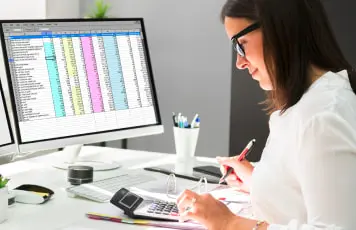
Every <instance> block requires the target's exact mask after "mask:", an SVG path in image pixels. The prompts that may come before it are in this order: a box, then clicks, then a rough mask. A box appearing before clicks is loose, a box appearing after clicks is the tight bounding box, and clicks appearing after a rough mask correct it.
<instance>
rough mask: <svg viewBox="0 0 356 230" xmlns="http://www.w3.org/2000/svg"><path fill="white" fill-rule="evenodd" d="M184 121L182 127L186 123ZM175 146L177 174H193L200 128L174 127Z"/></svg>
mask: <svg viewBox="0 0 356 230" xmlns="http://www.w3.org/2000/svg"><path fill="white" fill-rule="evenodd" d="M186 122H187V121H186V119H184V120H183V123H181V124H182V125H184V124H185V126H186V125H187V123H186ZM173 134H174V144H175V149H176V164H175V172H176V173H179V174H187V175H191V174H193V167H194V163H195V157H194V155H195V148H196V145H197V142H198V136H199V128H195V129H188V128H179V127H173Z"/></svg>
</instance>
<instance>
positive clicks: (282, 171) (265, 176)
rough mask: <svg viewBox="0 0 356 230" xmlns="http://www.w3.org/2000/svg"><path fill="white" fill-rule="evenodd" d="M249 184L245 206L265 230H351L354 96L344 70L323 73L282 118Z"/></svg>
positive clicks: (354, 212) (355, 194)
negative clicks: (264, 224)
mask: <svg viewBox="0 0 356 230" xmlns="http://www.w3.org/2000/svg"><path fill="white" fill-rule="evenodd" d="M269 127H270V134H269V137H268V140H267V143H266V146H265V148H264V151H263V154H262V157H261V161H260V163H258V164H257V166H256V167H255V169H254V171H253V174H252V182H251V202H252V204H253V209H254V214H255V215H256V217H257V218H258V219H261V220H265V221H267V222H268V223H270V224H271V225H270V226H269V228H268V229H269V230H282V229H285V230H287V229H288V230H297V229H298V230H316V229H328V230H331V229H332V230H334V229H343V230H351V229H352V230H354V229H356V95H355V94H354V93H353V91H352V89H351V86H350V82H349V79H348V75H347V71H341V72H339V73H333V72H328V73H326V74H325V75H323V76H322V77H320V78H319V79H318V80H317V81H315V82H314V83H313V84H312V85H311V87H310V88H309V89H308V91H307V92H306V93H305V94H304V95H303V97H302V98H301V100H300V101H299V102H298V103H297V104H296V105H294V106H293V107H291V108H289V109H288V110H287V111H286V112H285V113H284V114H282V115H280V113H279V111H277V112H274V113H273V114H271V117H270V121H269Z"/></svg>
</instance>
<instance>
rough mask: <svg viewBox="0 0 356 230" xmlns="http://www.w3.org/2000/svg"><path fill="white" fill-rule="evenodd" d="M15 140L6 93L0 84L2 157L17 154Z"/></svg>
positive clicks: (0, 141)
mask: <svg viewBox="0 0 356 230" xmlns="http://www.w3.org/2000/svg"><path fill="white" fill-rule="evenodd" d="M13 144H14V138H13V135H12V131H11V125H10V120H9V115H8V112H7V108H6V104H5V97H4V92H3V90H2V85H1V82H0V155H3V154H7V153H12V152H15V148H12V147H15V146H12V147H11V148H10V145H13Z"/></svg>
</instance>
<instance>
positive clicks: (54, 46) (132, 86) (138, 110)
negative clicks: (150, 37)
mask: <svg viewBox="0 0 356 230" xmlns="http://www.w3.org/2000/svg"><path fill="white" fill-rule="evenodd" d="M1 35H2V36H1V37H2V41H1V42H2V46H3V53H4V59H5V60H7V62H6V61H5V62H6V65H5V67H6V69H7V75H8V82H9V86H10V93H11V95H12V102H13V103H12V104H13V110H14V113H15V125H16V132H17V137H18V141H19V144H20V145H21V144H28V143H36V142H42V141H50V140H59V139H63V138H70V137H77V136H85V135H95V134H105V133H108V132H113V131H122V130H128V129H136V128H144V127H150V126H155V125H161V119H160V114H159V109H158V103H157V98H156V94H155V87H154V81H153V76H152V70H151V65H150V59H149V53H148V47H147V41H146V35H145V30H144V24H143V20H142V19H140V18H138V19H108V20H86V19H82V20H80V19H78V20H70V19H68V20H65V19H64V20H54V19H53V20H52V19H51V20H28V21H24V20H22V21H18V20H16V21H2V23H1ZM134 136H140V134H139V133H138V134H137V135H134ZM102 137H104V139H105V136H102ZM107 137H108V139H115V137H112V138H109V136H107ZM123 137H124V136H123ZM94 139H95V138H94ZM101 139H102V138H101ZM92 140H93V139H92ZM98 141H100V140H99V139H98ZM80 142H88V141H85V140H84V139H81V141H80ZM64 144H65V142H63V145H64Z"/></svg>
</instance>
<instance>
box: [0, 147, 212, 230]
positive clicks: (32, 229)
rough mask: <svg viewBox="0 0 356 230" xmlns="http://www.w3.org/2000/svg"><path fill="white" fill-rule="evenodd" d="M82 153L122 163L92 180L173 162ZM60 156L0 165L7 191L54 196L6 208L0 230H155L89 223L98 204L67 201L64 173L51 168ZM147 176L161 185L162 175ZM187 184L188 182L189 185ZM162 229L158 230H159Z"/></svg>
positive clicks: (164, 157)
mask: <svg viewBox="0 0 356 230" xmlns="http://www.w3.org/2000/svg"><path fill="white" fill-rule="evenodd" d="M82 151H83V154H82V153H81V155H80V156H84V157H85V158H87V159H97V160H107V159H110V160H115V161H119V162H120V163H121V164H122V166H123V167H122V168H120V169H117V170H111V171H105V172H94V180H98V179H102V178H106V177H110V176H114V175H116V174H117V173H118V172H120V171H122V170H124V169H134V168H143V167H147V166H154V165H161V164H172V163H174V160H175V155H173V154H163V153H153V152H143V151H133V150H121V149H113V148H103V147H92V146H90V147H88V146H87V147H83V149H82ZM62 158H63V155H61V154H59V153H54V154H50V155H46V156H41V157H37V158H32V159H27V160H24V161H18V162H14V163H10V164H6V165H1V166H0V173H1V174H2V175H4V176H6V177H10V178H11V181H10V182H9V188H10V189H11V188H15V187H17V186H18V185H21V184H38V185H42V186H45V187H48V188H50V189H52V190H53V191H54V192H55V194H54V196H53V198H52V199H51V200H50V201H49V202H47V203H45V204H41V205H31V204H20V203H16V204H15V206H13V207H10V208H9V210H8V219H7V221H5V222H4V223H2V224H0V229H1V230H42V229H43V230H54V229H56V230H60V229H62V228H65V227H70V226H76V227H82V228H86V229H88V230H89V229H91V230H92V229H100V230H105V229H138V228H139V229H155V228H152V227H144V226H137V225H129V224H120V223H114V222H108V221H101V220H91V219H89V218H87V217H86V216H85V213H86V212H87V211H90V210H91V209H92V208H93V207H94V206H95V205H98V203H96V202H93V201H89V200H83V199H78V198H71V197H68V196H67V193H66V191H65V188H66V187H68V186H69V185H70V184H69V183H68V182H67V180H66V179H67V171H65V170H60V169H56V168H53V167H52V163H53V162H54V161H55V160H60V159H62ZM197 159H198V161H199V162H206V163H209V164H214V162H215V159H213V158H201V157H198V158H197ZM144 172H145V173H151V174H152V175H155V177H157V178H158V179H163V182H165V178H166V175H163V174H159V173H153V172H148V171H144ZM189 183H191V182H189ZM77 229H79V228H77ZM159 229H162V228H159ZM83 230H84V229H83Z"/></svg>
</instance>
